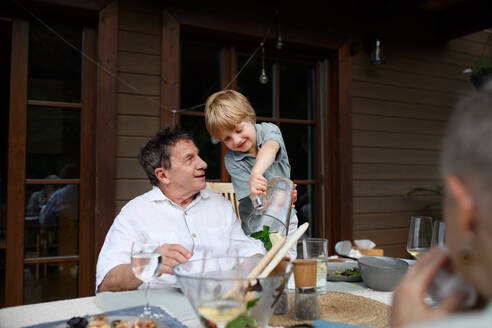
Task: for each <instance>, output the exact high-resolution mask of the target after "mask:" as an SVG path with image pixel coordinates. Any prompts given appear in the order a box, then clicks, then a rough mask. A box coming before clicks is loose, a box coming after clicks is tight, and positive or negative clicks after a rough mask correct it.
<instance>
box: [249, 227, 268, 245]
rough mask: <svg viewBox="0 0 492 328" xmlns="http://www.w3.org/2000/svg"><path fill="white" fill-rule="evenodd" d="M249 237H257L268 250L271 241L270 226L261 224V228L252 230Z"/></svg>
mask: <svg viewBox="0 0 492 328" xmlns="http://www.w3.org/2000/svg"><path fill="white" fill-rule="evenodd" d="M251 237H253V238H256V239H259V240H261V241H262V242H263V246H265V249H266V250H267V251H269V250H270V249H271V248H272V241H271V240H270V227H269V226H267V225H264V226H263V230H260V231H256V232H253V233H252V234H251Z"/></svg>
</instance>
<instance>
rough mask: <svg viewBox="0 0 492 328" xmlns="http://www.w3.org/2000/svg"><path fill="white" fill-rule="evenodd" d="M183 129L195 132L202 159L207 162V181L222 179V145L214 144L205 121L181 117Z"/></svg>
mask: <svg viewBox="0 0 492 328" xmlns="http://www.w3.org/2000/svg"><path fill="white" fill-rule="evenodd" d="M181 127H182V128H183V129H185V130H188V131H193V138H194V139H195V142H196V143H197V145H196V146H197V147H198V149H199V150H200V157H201V158H202V159H203V160H204V161H205V162H207V165H208V166H207V172H206V176H207V180H209V179H220V168H221V155H220V143H218V144H213V143H212V142H211V141H210V135H209V134H208V131H207V129H206V128H205V119H204V118H203V117H198V116H185V115H182V116H181Z"/></svg>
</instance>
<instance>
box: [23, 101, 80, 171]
mask: <svg viewBox="0 0 492 328" xmlns="http://www.w3.org/2000/svg"><path fill="white" fill-rule="evenodd" d="M79 160H80V109H77V108H57V107H41V106H29V107H28V111H27V158H26V177H27V178H28V179H29V178H31V179H32V178H37V179H42V178H45V177H46V176H48V175H50V174H59V171H60V170H61V169H62V168H63V167H64V166H65V165H67V164H69V163H77V164H78V163H79ZM71 176H72V178H78V177H79V174H78V172H77V173H76V174H75V173H73V174H72V175H71Z"/></svg>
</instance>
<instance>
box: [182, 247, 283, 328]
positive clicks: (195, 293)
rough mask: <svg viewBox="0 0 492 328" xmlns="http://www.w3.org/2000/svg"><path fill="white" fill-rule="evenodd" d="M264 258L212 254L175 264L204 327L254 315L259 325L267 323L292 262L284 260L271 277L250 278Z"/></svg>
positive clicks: (253, 317) (223, 325)
mask: <svg viewBox="0 0 492 328" xmlns="http://www.w3.org/2000/svg"><path fill="white" fill-rule="evenodd" d="M262 258H263V257H262V256H252V257H213V258H205V259H199V260H193V261H188V262H184V263H181V264H178V265H176V266H174V267H173V272H174V275H175V276H176V279H177V281H178V283H179V285H180V286H181V289H182V291H183V294H184V295H185V296H186V297H187V298H188V301H189V302H190V303H191V305H192V307H193V309H194V311H195V313H196V314H197V316H198V318H199V319H200V322H201V323H202V326H203V327H204V328H211V327H212V328H213V327H219V328H221V327H227V324H228V323H230V322H231V321H234V320H236V321H237V320H239V321H240V320H252V319H254V320H255V321H256V325H257V326H258V327H267V325H268V320H269V319H270V316H271V314H272V311H273V308H274V306H275V304H276V303H277V301H278V299H279V297H280V295H281V294H282V292H283V291H284V288H285V285H286V283H287V281H288V279H289V277H290V275H291V274H292V270H293V265H292V263H291V262H289V261H282V262H280V263H279V265H278V266H277V267H276V268H275V270H274V271H273V272H272V273H271V274H270V275H269V276H268V277H266V278H253V279H248V278H247V276H248V274H249V273H250V272H251V270H253V268H254V267H255V266H256V264H258V262H259V261H260V260H261V259H262Z"/></svg>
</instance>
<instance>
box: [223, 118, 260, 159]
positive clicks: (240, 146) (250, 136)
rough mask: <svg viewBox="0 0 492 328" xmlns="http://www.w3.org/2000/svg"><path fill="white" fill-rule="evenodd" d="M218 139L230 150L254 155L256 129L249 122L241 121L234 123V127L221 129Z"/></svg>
mask: <svg viewBox="0 0 492 328" xmlns="http://www.w3.org/2000/svg"><path fill="white" fill-rule="evenodd" d="M220 141H222V142H223V143H224V144H225V145H226V146H227V148H229V149H230V150H234V151H240V152H242V153H249V154H251V155H253V156H256V129H255V125H254V124H253V123H251V122H248V121H242V122H240V123H238V124H236V126H235V127H234V129H230V130H225V131H223V132H222V133H221V135H220Z"/></svg>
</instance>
